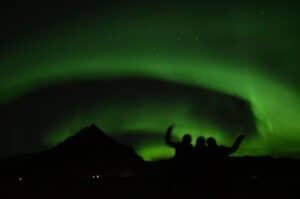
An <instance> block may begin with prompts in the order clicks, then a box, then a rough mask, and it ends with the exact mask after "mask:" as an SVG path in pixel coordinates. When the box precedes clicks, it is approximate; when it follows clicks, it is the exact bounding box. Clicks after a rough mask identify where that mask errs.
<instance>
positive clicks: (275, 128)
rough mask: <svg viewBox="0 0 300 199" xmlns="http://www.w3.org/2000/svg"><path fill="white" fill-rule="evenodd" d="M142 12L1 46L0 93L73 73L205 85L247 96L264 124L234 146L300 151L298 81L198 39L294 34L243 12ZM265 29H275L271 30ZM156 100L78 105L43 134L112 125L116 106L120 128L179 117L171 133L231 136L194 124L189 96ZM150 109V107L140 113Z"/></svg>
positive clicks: (56, 136) (151, 150) (247, 40)
mask: <svg viewBox="0 0 300 199" xmlns="http://www.w3.org/2000/svg"><path fill="white" fill-rule="evenodd" d="M275 16H276V15H275V14H274V19H273V21H275V18H276V17H275ZM239 17H240V18H239ZM140 18H141V19H139V20H137V19H132V18H130V17H127V18H125V19H119V18H117V19H115V20H113V21H112V22H111V23H109V22H108V23H107V24H105V25H103V26H99V25H97V23H96V21H97V20H95V21H94V22H90V23H88V24H86V23H83V22H81V23H78V24H77V25H73V26H72V25H69V26H66V27H56V28H53V29H51V30H49V32H47V34H46V33H45V34H44V35H41V36H39V37H36V38H35V39H28V40H24V41H23V42H20V46H16V47H15V48H13V49H12V51H11V52H7V56H6V59H4V60H2V61H1V62H0V66H1V67H6V68H7V69H6V70H5V71H4V72H3V73H1V75H0V78H1V81H2V84H1V85H0V101H1V102H2V103H6V102H8V101H10V100H12V99H14V98H17V97H18V96H20V95H22V94H24V93H26V92H29V91H31V90H34V89H36V88H39V87H40V86H42V85H49V84H55V83H56V82H64V81H69V80H72V79H89V78H91V79H94V78H104V77H105V78H108V77H126V76H148V77H154V78H158V79H163V80H168V81H172V82H178V83H183V84H190V85H196V86H197V85H198V86H203V87H207V88H211V89H214V90H217V91H221V92H225V93H228V94H233V95H236V96H240V97H243V98H245V99H247V100H249V101H250V102H251V104H252V106H253V111H254V114H255V116H256V117H257V118H258V119H259V120H261V121H262V122H263V123H264V124H265V125H263V126H260V125H261V124H257V125H258V126H259V130H260V132H259V133H260V137H259V138H257V140H247V141H246V142H245V145H244V146H243V147H242V149H241V152H240V154H247V153H250V154H264V153H272V154H274V155H277V154H284V153H289V152H295V151H297V152H298V151H300V147H299V143H300V136H299V135H300V134H299V133H300V125H299V123H298V121H299V120H300V115H299V113H300V93H299V91H298V90H299V89H298V88H299V86H294V85H292V84H290V83H289V82H287V81H285V80H283V79H281V78H280V75H278V74H276V73H275V72H274V73H272V72H270V71H268V70H267V69H265V68H264V67H263V64H261V63H258V62H257V61H256V60H255V58H253V57H251V56H250V55H248V53H249V52H248V51H247V48H245V49H246V50H244V51H243V50H241V49H239V48H237V49H236V51H234V52H233V54H234V56H232V55H231V54H230V53H229V52H228V54H227V52H226V48H227V47H228V46H227V47H226V46H225V47H221V50H220V52H219V51H217V52H214V51H213V50H211V49H210V48H209V45H208V44H205V43H204V41H205V40H206V38H207V37H208V38H212V39H220V38H223V37H222V35H225V36H224V37H225V38H226V37H228V39H232V38H235V39H236V40H235V42H234V43H242V45H246V46H247V45H248V44H251V43H253V42H264V43H265V45H268V46H269V48H271V49H272V48H276V49H278V48H281V46H287V47H290V48H293V45H294V44H293V41H292V40H288V39H287V40H286V43H275V42H272V41H273V40H276V41H277V40H278V38H280V37H279V36H280V35H279V33H278V31H279V30H280V29H278V26H276V24H272V23H269V22H267V21H264V20H261V19H260V17H259V16H252V15H250V14H248V15H242V14H241V13H240V14H239V15H238V16H235V17H232V16H227V17H225V18H224V19H222V18H218V17H211V18H209V19H208V22H205V24H206V26H208V27H205V29H204V28H201V26H197V24H198V23H200V24H201V22H198V21H197V19H194V18H193V17H191V16H189V17H188V19H190V20H189V21H190V23H189V24H186V23H185V21H180V20H179V21H177V19H176V18H175V19H169V18H168V19H165V20H160V18H155V17H153V18H151V17H150V18H149V17H144V18H143V17H140ZM282 20H284V19H282ZM283 22H284V21H283ZM149 24H150V25H151V27H150V28H149ZM207 24H212V25H207ZM245 24H246V25H245ZM178 30H184V31H178ZM270 32H272V33H274V34H272V35H270V34H269V33H270ZM211 33H215V34H216V36H215V37H216V38H214V37H213V36H211V37H210V36H209V35H210V34H211ZM285 34H288V33H285ZM178 35H179V36H180V40H178V37H179V36H178ZM258 36H259V37H258ZM278 42H279V40H278ZM280 42H282V41H280ZM223 51H224V53H223ZM231 53H232V52H231ZM285 64H287V65H291V66H292V65H293V64H295V63H294V60H293V59H291V60H290V61H289V62H287V63H285ZM285 66H286V65H284V66H282V68H284V67H285ZM4 82H5V84H4ZM171 105H174V104H171ZM157 107H160V108H161V110H162V111H161V114H160V116H159V117H156V118H151V119H149V115H155V111H156V110H158V109H157ZM157 107H156V108H153V107H151V105H144V107H139V110H127V109H126V108H124V107H119V106H118V105H114V106H111V107H109V108H108V109H107V110H104V111H103V110H102V112H104V113H102V114H98V111H99V110H97V108H95V110H94V111H92V112H85V113H78V114H77V115H76V117H74V118H69V119H68V120H67V121H62V123H64V124H63V125H61V126H58V127H57V129H53V130H51V132H49V133H48V135H47V136H45V140H44V142H45V144H46V145H48V146H50V145H54V144H56V143H58V142H60V141H62V140H63V139H65V138H67V137H68V136H70V135H71V134H72V133H74V132H76V129H79V128H81V127H82V126H85V125H86V124H88V123H91V122H95V123H97V124H99V126H100V127H101V126H102V125H103V128H104V129H105V130H107V132H112V131H114V130H116V129H114V126H111V125H109V123H110V121H109V120H116V119H118V117H120V113H123V112H126V113H128V116H124V115H122V116H121V117H126V123H125V124H123V126H121V127H119V128H123V129H126V130H136V129H149V130H152V131H156V132H162V133H164V130H165V128H166V127H167V126H166V125H168V124H170V123H175V124H176V125H178V128H176V132H177V135H181V133H183V132H186V131H188V132H189V133H191V134H192V135H194V136H197V135H199V132H202V133H203V132H205V133H204V134H207V135H214V136H216V138H217V140H219V141H220V142H225V143H230V141H229V140H228V139H226V136H224V134H223V132H220V129H216V127H214V126H206V125H205V122H203V124H198V123H197V122H198V121H195V120H194V118H191V117H190V116H188V115H186V114H184V113H185V110H187V108H188V105H187V104H182V103H181V104H176V110H174V108H173V107H166V106H165V104H164V103H161V105H159V104H158V105H157ZM151 111H152V112H153V113H152V114H148V115H143V114H142V113H149V112H150V113H151ZM118 114H119V115H118ZM137 115H138V117H136V116H137ZM109 116H111V117H109ZM107 118H109V119H107ZM166 118H168V119H166ZM137 150H138V152H139V153H140V154H142V155H143V156H144V157H145V158H146V159H151V158H155V157H156V156H159V155H166V154H170V150H169V149H166V148H165V147H163V146H161V145H157V144H145V145H144V147H139V148H138V149H137Z"/></svg>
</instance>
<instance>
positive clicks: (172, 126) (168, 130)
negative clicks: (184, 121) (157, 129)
mask: <svg viewBox="0 0 300 199" xmlns="http://www.w3.org/2000/svg"><path fill="white" fill-rule="evenodd" d="M174 126H175V125H174V124H171V125H170V126H169V127H168V129H167V133H171V132H172V131H173V129H174Z"/></svg>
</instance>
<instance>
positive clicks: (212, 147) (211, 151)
mask: <svg viewBox="0 0 300 199" xmlns="http://www.w3.org/2000/svg"><path fill="white" fill-rule="evenodd" d="M244 138H245V136H244V135H240V136H239V137H237V139H236V140H235V142H234V143H233V145H232V146H231V147H226V146H223V145H220V146H219V145H218V144H217V142H216V140H215V139H214V138H213V137H209V138H208V139H207V141H206V142H207V147H206V154H207V156H210V157H217V158H221V157H228V156H229V155H231V154H232V153H234V152H236V151H237V150H238V149H239V146H240V144H241V142H242V141H243V139H244Z"/></svg>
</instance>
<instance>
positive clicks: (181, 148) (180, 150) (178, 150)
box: [166, 125, 193, 160]
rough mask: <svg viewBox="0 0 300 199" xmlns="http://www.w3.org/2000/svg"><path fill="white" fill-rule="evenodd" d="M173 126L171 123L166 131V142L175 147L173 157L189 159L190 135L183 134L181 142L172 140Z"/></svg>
mask: <svg viewBox="0 0 300 199" xmlns="http://www.w3.org/2000/svg"><path fill="white" fill-rule="evenodd" d="M173 128H174V126H173V125H171V126H169V128H168V129H167V132H166V144H167V145H169V146H170V147H173V148H175V159H177V160H190V159H191V158H192V153H193V145H192V137H191V135H189V134H185V135H184V136H183V137H182V141H181V142H174V141H172V131H173Z"/></svg>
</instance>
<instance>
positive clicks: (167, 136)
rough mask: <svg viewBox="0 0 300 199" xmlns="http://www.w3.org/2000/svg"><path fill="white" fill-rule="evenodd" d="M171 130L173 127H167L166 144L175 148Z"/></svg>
mask: <svg viewBox="0 0 300 199" xmlns="http://www.w3.org/2000/svg"><path fill="white" fill-rule="evenodd" d="M173 128H174V125H170V126H169V127H168V129H167V132H166V137H165V141H166V144H167V145H169V146H171V147H175V145H176V143H175V142H173V141H172V131H173Z"/></svg>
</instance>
